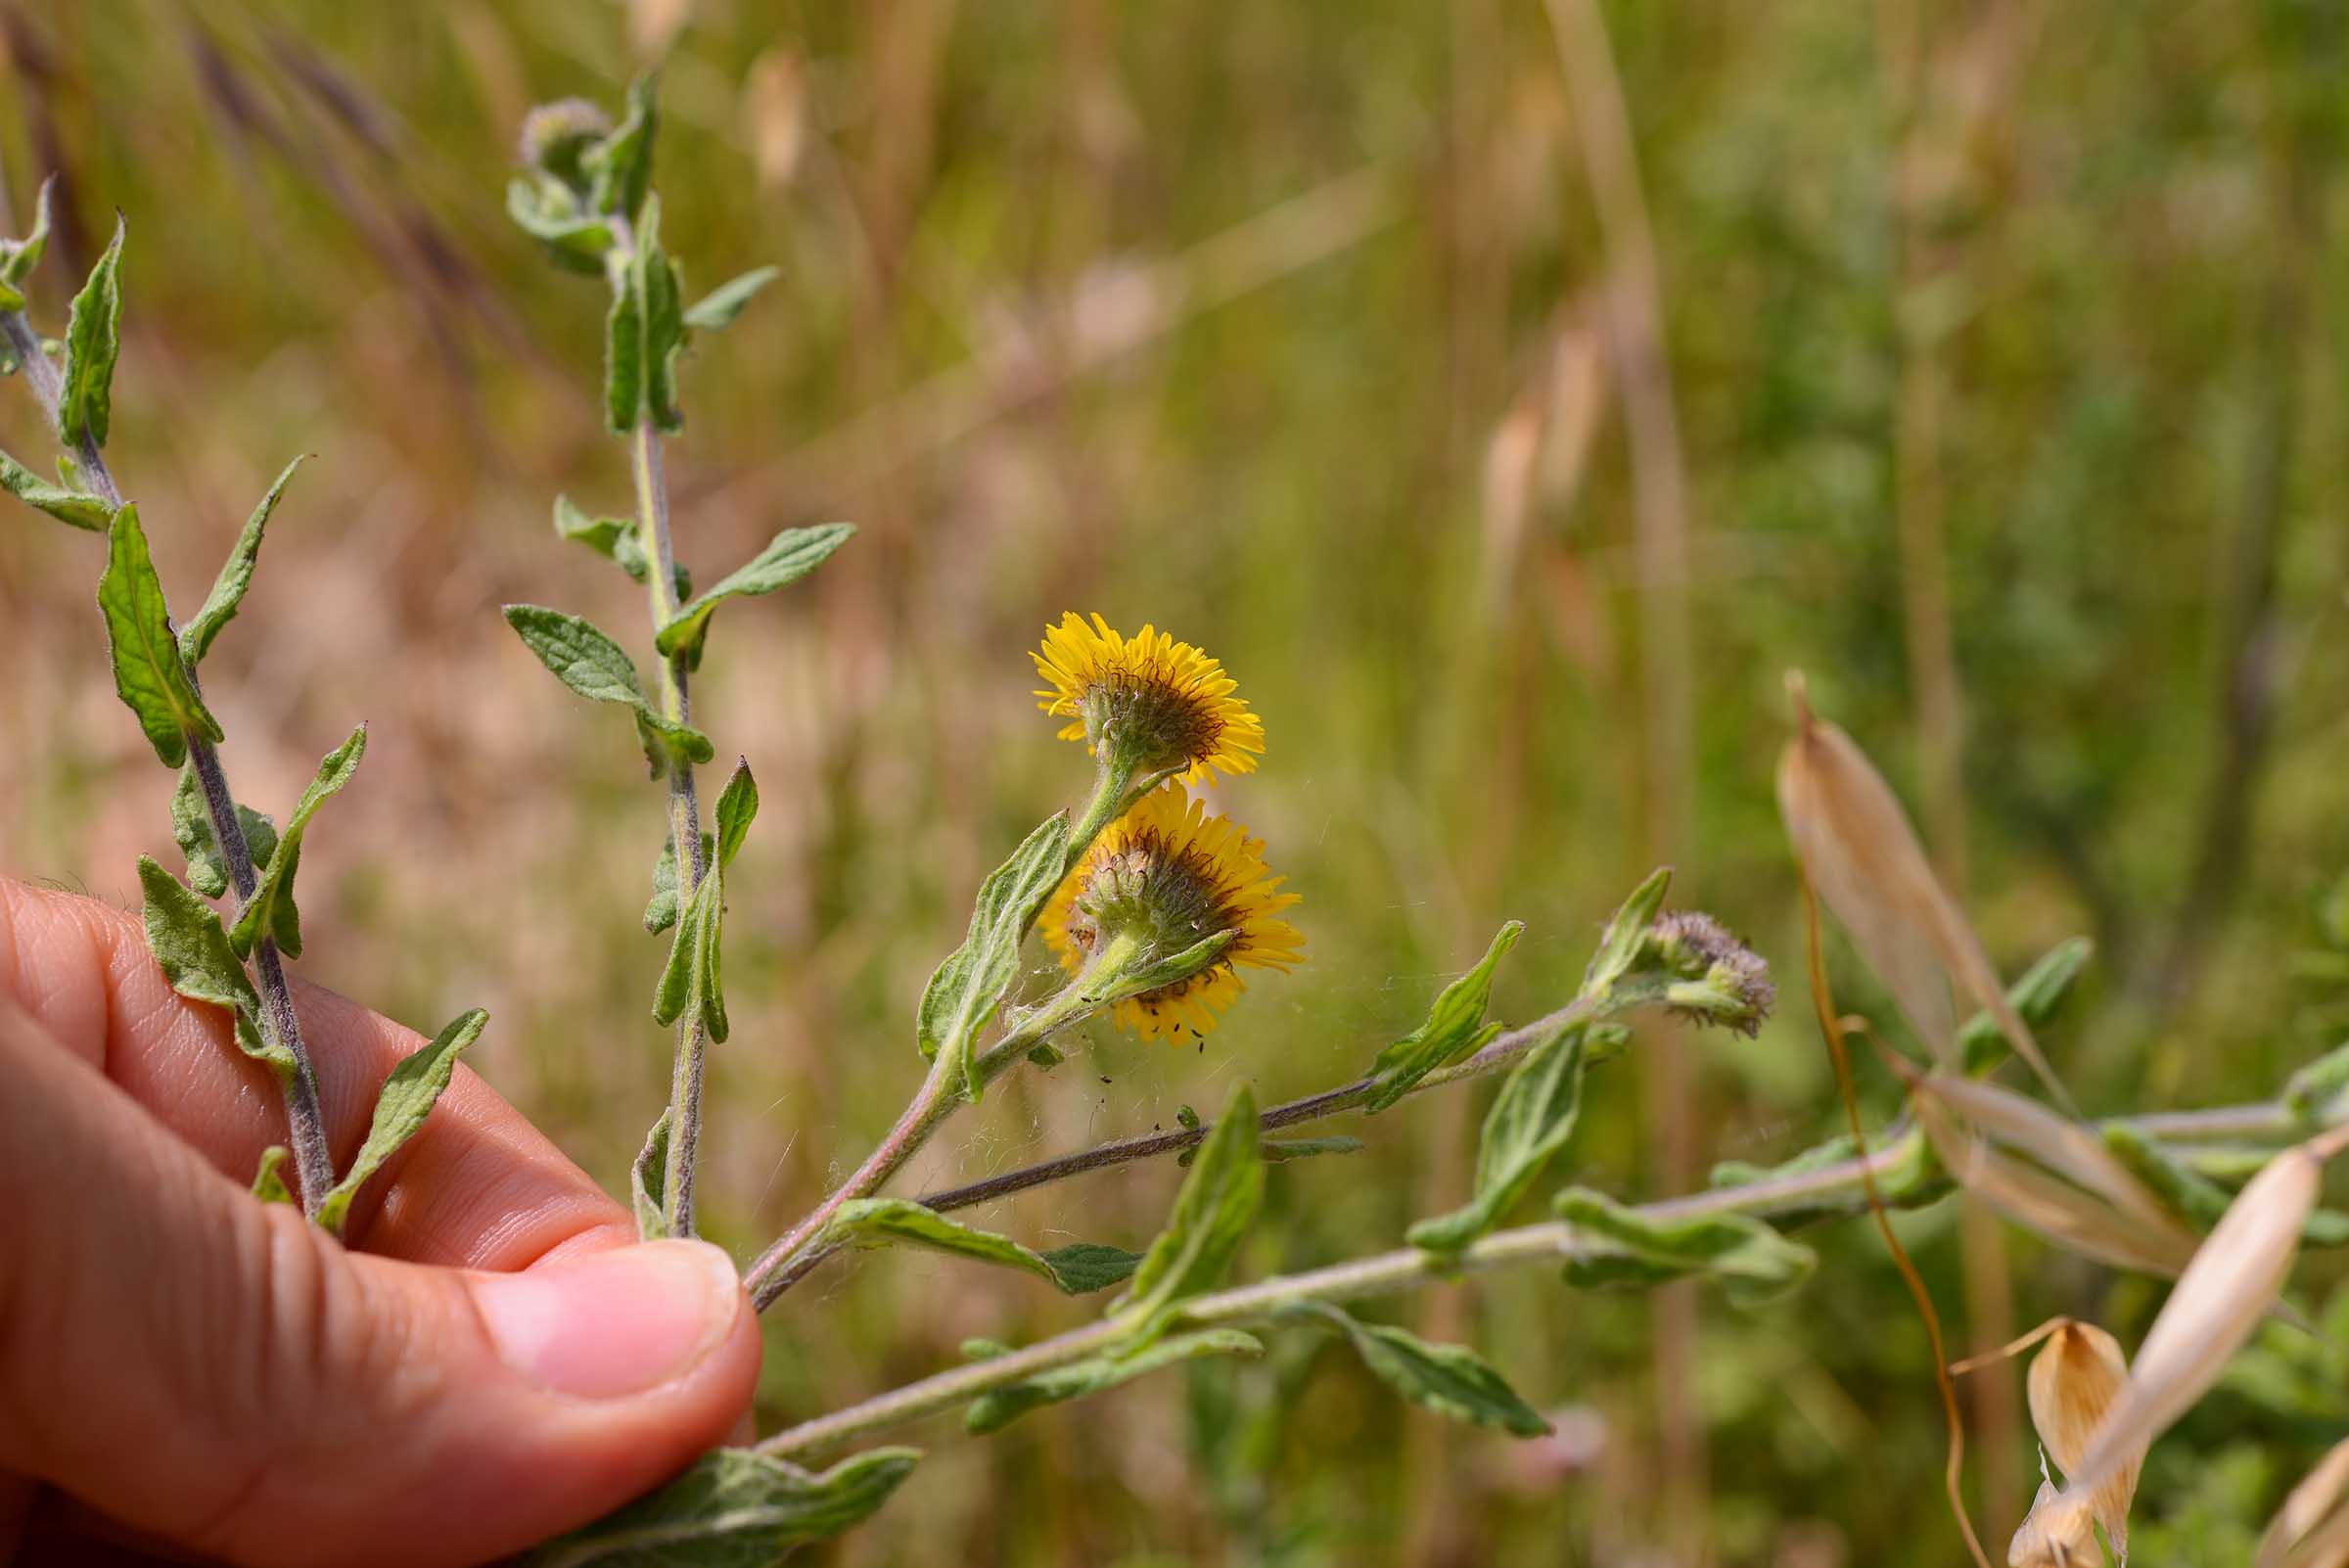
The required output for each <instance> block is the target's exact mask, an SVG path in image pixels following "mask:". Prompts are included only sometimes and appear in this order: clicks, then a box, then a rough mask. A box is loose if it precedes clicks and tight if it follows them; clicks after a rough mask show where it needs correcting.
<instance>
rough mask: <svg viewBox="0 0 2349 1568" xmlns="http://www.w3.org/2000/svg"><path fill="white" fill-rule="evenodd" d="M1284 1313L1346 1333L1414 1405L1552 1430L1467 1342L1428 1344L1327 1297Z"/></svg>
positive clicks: (1508, 1426) (1529, 1434)
mask: <svg viewBox="0 0 2349 1568" xmlns="http://www.w3.org/2000/svg"><path fill="white" fill-rule="evenodd" d="M1287 1314H1294V1315H1297V1316H1300V1317H1306V1318H1311V1319H1314V1320H1317V1321H1319V1322H1321V1323H1324V1324H1326V1325H1328V1326H1329V1327H1332V1328H1334V1329H1336V1330H1337V1331H1338V1332H1339V1333H1341V1334H1343V1335H1345V1336H1346V1338H1347V1339H1348V1340H1349V1341H1351V1342H1352V1343H1353V1345H1354V1348H1355V1352H1356V1354H1358V1355H1359V1356H1360V1357H1361V1359H1362V1364H1363V1365H1364V1366H1367V1367H1369V1368H1370V1370H1371V1371H1372V1372H1374V1373H1376V1374H1377V1376H1378V1378H1379V1380H1380V1381H1381V1382H1383V1383H1385V1384H1386V1385H1387V1386H1388V1387H1389V1388H1392V1389H1393V1390H1395V1392H1396V1393H1398V1394H1401V1395H1402V1396H1403V1397H1404V1398H1405V1399H1406V1400H1409V1401H1410V1402H1411V1403H1412V1404H1413V1405H1419V1406H1424V1407H1427V1408H1428V1409H1431V1410H1434V1411H1436V1412H1437V1413H1438V1414H1440V1415H1449V1416H1451V1418H1452V1419H1453V1420H1455V1421H1467V1422H1470V1423H1472V1424H1474V1425H1477V1426H1497V1427H1499V1428H1500V1429H1501V1430H1502V1431H1504V1432H1513V1433H1515V1434H1516V1435H1517V1436H1519V1437H1521V1438H1536V1437H1543V1436H1545V1435H1547V1433H1548V1432H1549V1430H1550V1426H1549V1423H1548V1422H1547V1421H1545V1420H1543V1418H1542V1416H1541V1415H1540V1414H1539V1413H1538V1412H1537V1411H1536V1410H1535V1409H1534V1407H1532V1406H1530V1405H1528V1404H1526V1403H1525V1401H1524V1400H1522V1399H1520V1398H1518V1396H1517V1391H1516V1390H1515V1389H1513V1388H1511V1387H1509V1385H1508V1383H1507V1381H1506V1380H1505V1379H1503V1378H1502V1377H1501V1375H1500V1374H1499V1373H1498V1372H1497V1371H1495V1370H1494V1369H1493V1368H1492V1367H1491V1366H1490V1365H1488V1364H1486V1362H1485V1360H1484V1359H1483V1358H1482V1357H1480V1356H1478V1355H1477V1354H1476V1353H1475V1352H1474V1351H1472V1350H1469V1349H1468V1348H1467V1347H1465V1346H1461V1345H1431V1344H1429V1343H1428V1342H1427V1341H1426V1340H1423V1339H1421V1338H1419V1337H1418V1336H1417V1335H1416V1334H1411V1333H1406V1332H1405V1331H1404V1330H1403V1329H1400V1328H1395V1327H1392V1326H1390V1325H1388V1324H1385V1323H1365V1322H1363V1321H1362V1320H1361V1319H1360V1318H1359V1317H1356V1316H1355V1315H1354V1314H1351V1313H1348V1312H1346V1311H1344V1310H1343V1309H1340V1308H1337V1307H1332V1306H1330V1305H1329V1304H1328V1303H1327V1302H1318V1301H1303V1302H1298V1303H1296V1304H1295V1305H1293V1306H1291V1307H1290V1308H1288V1309H1287V1311H1286V1314H1284V1315H1287Z"/></svg>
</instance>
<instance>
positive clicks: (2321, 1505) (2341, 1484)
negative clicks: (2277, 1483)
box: [2256, 1438, 2349, 1568]
mask: <svg viewBox="0 0 2349 1568" xmlns="http://www.w3.org/2000/svg"><path fill="white" fill-rule="evenodd" d="M2344 1491H2349V1438H2345V1439H2343V1440H2342V1441H2341V1442H2339V1443H2337V1444H2335V1445H2333V1448H2332V1450H2331V1452H2330V1453H2326V1455H2325V1457H2323V1458H2322V1459H2319V1460H2318V1461H2317V1465H2316V1468H2315V1469H2313V1470H2311V1471H2309V1472H2308V1474H2306V1475H2304V1476H2302V1477H2301V1478H2300V1484H2299V1485H2298V1486H2296V1487H2294V1488H2292V1494H2291V1496H2290V1497H2288V1498H2285V1499H2283V1506H2282V1507H2280V1508H2279V1509H2277V1510H2276V1517H2275V1518H2273V1519H2271V1520H2269V1521H2268V1529H2267V1533H2266V1535H2264V1536H2263V1537H2261V1538H2260V1543H2259V1559H2258V1562H2257V1564H2256V1568H2313V1565H2314V1564H2316V1563H2320V1562H2326V1563H2337V1562H2339V1561H2340V1560H2341V1556H2342V1555H2349V1511H2343V1512H2339V1513H2336V1512H2335V1504H2337V1503H2338V1502H2339V1501H2340V1500H2341V1494H2342V1493H2343V1492H2344ZM2328 1516H2329V1517H2328ZM2320 1526H2322V1527H2324V1528H2322V1529H2320V1528H2319V1527H2320ZM2328 1539H2330V1540H2331V1541H2332V1545H2333V1549H2334V1552H2335V1553H2336V1554H2333V1555H2327V1554H2326V1543H2327V1541H2328Z"/></svg>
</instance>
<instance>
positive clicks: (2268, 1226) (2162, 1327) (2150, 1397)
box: [2068, 1129, 2349, 1494]
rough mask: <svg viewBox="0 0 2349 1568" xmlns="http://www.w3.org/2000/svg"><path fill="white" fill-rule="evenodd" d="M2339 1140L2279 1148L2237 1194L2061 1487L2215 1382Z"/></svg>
mask: <svg viewBox="0 0 2349 1568" xmlns="http://www.w3.org/2000/svg"><path fill="white" fill-rule="evenodd" d="M2345 1141H2349V1129H2336V1130H2333V1131H2332V1132H2328V1133H2326V1134H2325V1135H2324V1136H2323V1137H2320V1138H2313V1139H2311V1140H2310V1141H2308V1142H2306V1143H2302V1144H2298V1145H2296V1146H2294V1147H2292V1148H2289V1149H2286V1150H2284V1151H2283V1152H2282V1153H2280V1154H2279V1155H2277V1156H2276V1158H2275V1159H2273V1160H2271V1161H2269V1162H2268V1165H2267V1167H2266V1169H2264V1170H2262V1171H2261V1172H2260V1173H2259V1175H2257V1176H2253V1177H2252V1178H2251V1179H2250V1180H2249V1181H2248V1182H2246V1183H2244V1186H2243V1190H2242V1191H2241V1192H2239V1193H2237V1194H2235V1199H2234V1202H2233V1203H2231V1204H2229V1205H2228V1206H2227V1212H2226V1213H2225V1214H2224V1215H2222V1216H2220V1218H2219V1222H2218V1224H2217V1225H2216V1226H2214V1227H2213V1228H2212V1230H2211V1232H2210V1235H2209V1236H2208V1237H2207V1238H2206V1239H2205V1240H2204V1241H2203V1243H2202V1246H2201V1248H2200V1249H2199V1250H2198V1251H2196V1252H2195V1254H2194V1258H2193V1262H2191V1263H2189V1264H2188V1265H2187V1268H2186V1271H2185V1272H2184V1273H2183V1274H2181V1275H2180V1276H2179V1278H2178V1288H2177V1289H2175V1290H2173V1291H2171V1292H2170V1299H2169V1300H2168V1301H2167V1302H2166V1303H2164V1304H2163V1306H2162V1309H2161V1314H2160V1315H2159V1316H2157V1317H2155V1318H2154V1319H2153V1326H2152V1328H2151V1329H2150V1330H2148V1331H2147V1332H2146V1334H2145V1339H2144V1343H2143V1344H2142V1345H2140V1346H2139V1347H2138V1352H2137V1364H2136V1366H2135V1367H2134V1369H2132V1371H2131V1372H2130V1374H2129V1381H2128V1384H2127V1385H2126V1386H2125V1387H2124V1388H2123V1389H2122V1390H2121V1395H2120V1397H2119V1398H2118V1399H2116V1400H2115V1401H2113V1404H2112V1407H2111V1409H2109V1410H2108V1411H2107V1412H2106V1413H2105V1417H2104V1419H2103V1421H2102V1422H2100V1423H2099V1424H2098V1426H2097V1428H2096V1441H2095V1442H2094V1443H2093V1444H2091V1445H2090V1447H2089V1452H2088V1453H2087V1454H2086V1455H2085V1456H2084V1457H2083V1458H2082V1459H2081V1461H2080V1468H2079V1471H2078V1472H2077V1473H2075V1474H2074V1475H2073V1476H2072V1477H2071V1481H2070V1486H2069V1488H2068V1490H2069V1491H2071V1492H2072V1493H2074V1494H2081V1493H2093V1492H2094V1491H2095V1489H2096V1488H2098V1487H2100V1486H2102V1485H2103V1484H2104V1483H2105V1482H2106V1481H2108V1480H2110V1479H2111V1478H2112V1477H2113V1476H2114V1475H2116V1474H2118V1473H2119V1472H2120V1470H2121V1468H2122V1466H2123V1465H2125V1464H2127V1463H2128V1462H2130V1457H2129V1456H2130V1455H2131V1454H2133V1453H2142V1452H2143V1450H2144V1449H2145V1447H2146V1446H2147V1445H2149V1444H2151V1443H2152V1441H2153V1440H2154V1439H2155V1438H2157V1437H2159V1436H2160V1435H2161V1434H2162V1433H2163V1432H2164V1431H2166V1430H2168V1428H2169V1426H2170V1424H2171V1423H2172V1422H2173V1421H2175V1420H2177V1419H2178V1417H2179V1416H2180V1415H2182V1414H2184V1413H2185V1412H2186V1410H2187V1409H2188V1407H2190V1406H2191V1405H2192V1404H2193V1403H2194V1401H2196V1400H2198V1399H2200V1398H2201V1397H2202V1394H2203V1392H2204V1391H2205V1390H2207V1389H2208V1388H2209V1387H2210V1385H2211V1384H2212V1383H2213V1382H2215V1381H2217V1379H2218V1375H2219V1372H2220V1370H2221V1368H2223V1367H2224V1366H2225V1365H2226V1364H2227V1361H2228V1359H2229V1358H2230V1357H2232V1356H2233V1355H2234V1352H2235V1350H2236V1349H2237V1348H2238V1347H2239V1346H2241V1344H2242V1342H2243V1341H2244V1340H2245V1339H2246V1338H2248V1337H2249V1336H2250V1333H2251V1330H2252V1329H2253V1328H2255V1327H2257V1326H2258V1324H2259V1321H2260V1319H2261V1318H2262V1317H2264V1316H2266V1315H2267V1314H2268V1309H2269V1307H2270V1306H2271V1305H2272V1304H2273V1303H2274V1302H2275V1300H2276V1295H2277V1292H2278V1291H2279V1290H2280V1289H2281V1288H2282V1286H2283V1280H2284V1276H2285V1275H2286V1274H2288V1273H2290V1272H2291V1268H2292V1261H2293V1259H2294V1258H2296V1257H2297V1256H2298V1255H2299V1251H2300V1226H2301V1225H2302V1223H2303V1222H2306V1220H2307V1219H2308V1215H2309V1211H2310V1210H2312V1209H2314V1208H2315V1207H2316V1205H2317V1191H2318V1187H2319V1184H2320V1182H2321V1180H2322V1178H2323V1176H2324V1171H2325V1162H2326V1160H2329V1159H2330V1158H2332V1156H2333V1155H2335V1154H2337V1153H2339V1152H2340V1149H2341V1147H2342V1146H2343V1143H2344V1142H2345Z"/></svg>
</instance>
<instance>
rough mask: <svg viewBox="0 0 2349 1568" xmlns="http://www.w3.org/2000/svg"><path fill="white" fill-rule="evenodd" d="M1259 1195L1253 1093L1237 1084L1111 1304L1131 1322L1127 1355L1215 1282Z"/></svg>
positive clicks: (1261, 1175) (1261, 1177) (1235, 1250)
mask: <svg viewBox="0 0 2349 1568" xmlns="http://www.w3.org/2000/svg"><path fill="white" fill-rule="evenodd" d="M1264 1200H1265V1162H1264V1157H1263V1155H1262V1154H1261V1152H1260V1151H1259V1150H1258V1148H1257V1125H1256V1095H1255V1094H1254V1092H1252V1091H1251V1090H1250V1089H1249V1087H1248V1085H1247V1084H1241V1085H1240V1086H1239V1088H1238V1089H1237V1090H1236V1091H1235V1092H1234V1093H1233V1094H1232V1096H1231V1103H1230V1104H1228V1105H1226V1106H1224V1107H1223V1115H1222V1117H1221V1119H1219V1120H1218V1121H1217V1123H1216V1125H1215V1127H1214V1128H1213V1129H1211V1130H1209V1132H1208V1134H1207V1139H1206V1141H1205V1142H1203V1143H1201V1144H1200V1145H1199V1153H1198V1157H1197V1158H1196V1159H1195V1160H1193V1161H1192V1163H1191V1174H1190V1175H1189V1176H1185V1177H1184V1178H1183V1182H1182V1191H1181V1192H1180V1193H1178V1194H1177V1195H1176V1196H1175V1199H1174V1214H1173V1216H1171V1217H1170V1218H1169V1219H1168V1221H1167V1228H1166V1229H1165V1230H1164V1231H1162V1232H1160V1234H1159V1237H1158V1239H1157V1240H1156V1241H1154V1242H1152V1243H1151V1244H1150V1250H1149V1251H1148V1252H1147V1253H1145V1254H1144V1255H1143V1257H1142V1261H1141V1265H1140V1267H1138V1268H1135V1269H1134V1272H1133V1284H1132V1286H1131V1287H1130V1288H1129V1289H1128V1291H1127V1293H1126V1295H1125V1297H1124V1298H1123V1299H1122V1300H1121V1301H1120V1302H1119V1303H1118V1304H1117V1306H1116V1307H1115V1309H1114V1312H1115V1314H1117V1315H1118V1316H1120V1317H1123V1318H1126V1319H1128V1321H1130V1322H1131V1323H1132V1324H1133V1325H1134V1332H1133V1337H1132V1338H1131V1339H1130V1340H1129V1341H1128V1351H1127V1354H1131V1353H1132V1351H1133V1350H1134V1349H1137V1348H1139V1347H1141V1346H1144V1345H1147V1344H1149V1343H1150V1341H1152V1340H1153V1339H1156V1338H1157V1337H1158V1336H1159V1335H1160V1334H1162V1333H1164V1332H1165V1331H1166V1329H1167V1328H1168V1326H1170V1325H1171V1324H1172V1323H1173V1321H1174V1319H1175V1318H1176V1317H1177V1316H1179V1315H1180V1314H1181V1309H1182V1304H1183V1303H1184V1302H1186V1301H1188V1300H1189V1299H1190V1298H1191V1297H1193V1296H1196V1295H1199V1294H1201V1293H1202V1292H1204V1291H1207V1290H1210V1289H1212V1288H1214V1286H1215V1285H1216V1284H1217V1282H1218V1281H1220V1280H1221V1279H1222V1277H1223V1275H1224V1272H1225V1271H1226V1270H1227V1269H1229V1268H1231V1263H1232V1260H1233V1259H1234V1258H1235V1257H1237V1256H1238V1255H1239V1250H1240V1243H1241V1242H1242V1241H1244V1240H1246V1239H1247V1236H1248V1227H1249V1226H1250V1225H1251V1224H1253V1223H1255V1222H1256V1213H1257V1210H1258V1209H1259V1208H1261V1207H1262V1206H1263V1204H1264Z"/></svg>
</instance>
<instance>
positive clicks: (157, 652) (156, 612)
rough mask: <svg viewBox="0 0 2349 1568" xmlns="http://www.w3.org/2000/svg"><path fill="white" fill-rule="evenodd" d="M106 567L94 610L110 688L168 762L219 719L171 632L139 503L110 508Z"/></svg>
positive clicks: (211, 731) (211, 736)
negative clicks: (109, 667)
mask: <svg viewBox="0 0 2349 1568" xmlns="http://www.w3.org/2000/svg"><path fill="white" fill-rule="evenodd" d="M106 542H107V549H106V572H105V574H104V575H103V576H100V577H99V578H98V610H99V613H100V614H101V615H103V616H105V617H106V636H107V642H108V644H109V646H110V648H111V650H112V652H113V655H114V663H115V692H117V693H118V694H119V695H120V696H121V698H122V702H123V705H124V706H125V707H127V708H129V710H130V711H131V712H132V713H133V714H135V715H138V720H139V727H140V728H141V729H143V730H145V731H146V732H147V743H148V744H149V745H150V746H153V747H154V748H155V755H156V757H157V758H158V759H159V760H160V761H161V762H162V764H163V765H164V766H165V767H177V766H178V765H179V764H180V763H182V762H184V761H187V759H188V737H189V736H190V735H201V736H203V737H204V738H205V739H206V740H207V741H213V742H217V741H218V740H219V739H220V721H219V720H218V719H216V718H214V717H213V716H212V715H211V711H210V710H209V709H207V708H206V707H205V706H204V699H203V698H202V697H199V696H198V695H197V694H196V683H195V682H194V681H193V680H191V679H190V678H189V676H188V668H187V666H186V665H185V664H183V663H182V662H181V660H180V657H179V641H178V639H177V638H176V637H174V636H172V634H171V611H170V608H169V606H168V605H166V604H165V603H164V601H163V584H162V580H161V578H160V577H158V576H156V575H155V558H154V557H153V556H151V555H149V554H148V553H147V535H146V534H145V533H143V532H141V531H140V530H139V509H138V508H137V507H136V506H125V507H124V508H122V510H121V511H119V512H116V513H115V521H114V524H113V526H112V527H110V528H109V529H108V530H107V534H106Z"/></svg>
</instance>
